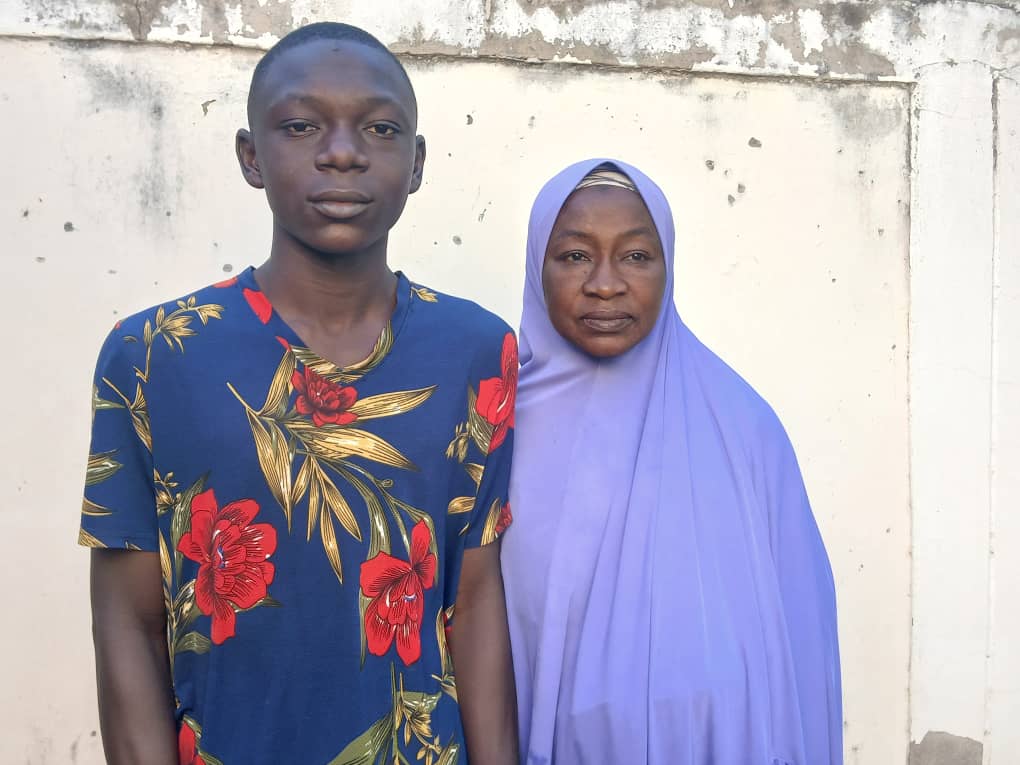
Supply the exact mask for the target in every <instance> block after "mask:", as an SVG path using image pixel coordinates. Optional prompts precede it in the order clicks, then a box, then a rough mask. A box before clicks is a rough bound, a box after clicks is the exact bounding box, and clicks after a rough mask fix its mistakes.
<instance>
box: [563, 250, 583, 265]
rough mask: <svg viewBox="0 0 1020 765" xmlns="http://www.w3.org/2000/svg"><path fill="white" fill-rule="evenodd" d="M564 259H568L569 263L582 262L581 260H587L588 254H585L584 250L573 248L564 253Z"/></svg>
mask: <svg viewBox="0 0 1020 765" xmlns="http://www.w3.org/2000/svg"><path fill="white" fill-rule="evenodd" d="M563 259H564V260H566V261H567V262H569V263H581V262H583V261H585V260H587V259H588V256H587V255H585V254H584V253H583V252H579V251H577V250H573V251H571V252H568V253H565V254H564V255H563Z"/></svg>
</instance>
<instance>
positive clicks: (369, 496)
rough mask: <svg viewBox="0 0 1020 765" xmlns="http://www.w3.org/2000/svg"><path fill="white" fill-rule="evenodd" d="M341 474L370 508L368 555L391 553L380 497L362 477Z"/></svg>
mask: <svg viewBox="0 0 1020 765" xmlns="http://www.w3.org/2000/svg"><path fill="white" fill-rule="evenodd" d="M340 474H341V475H343V477H344V480H345V481H347V482H348V483H349V484H350V485H351V486H353V487H354V488H355V490H356V491H357V492H358V494H360V495H361V498H362V499H363V500H364V502H365V507H366V508H367V510H368V523H369V528H370V529H371V531H370V534H369V538H368V557H369V558H374V557H375V556H376V555H378V554H379V553H380V552H384V553H389V551H390V527H389V524H388V523H387V522H386V513H385V512H384V511H383V506H382V503H381V502H380V501H379V498H378V497H377V496H376V495H375V493H374V492H373V491H372V490H371V489H369V488H368V486H367V485H366V484H365V483H364V482H363V481H362V480H361V479H360V478H358V477H357V476H356V475H354V474H352V473H351V472H350V471H347V470H342V469H341V471H340ZM362 623H364V619H362Z"/></svg>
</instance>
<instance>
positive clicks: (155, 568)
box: [92, 549, 178, 765]
mask: <svg viewBox="0 0 1020 765" xmlns="http://www.w3.org/2000/svg"><path fill="white" fill-rule="evenodd" d="M162 582H163V580H162V574H161V573H160V565H159V555H158V553H152V552H139V551H134V550H100V549H96V550H92V637H93V641H94V643H95V649H96V686H97V688H98V691H99V722H100V727H101V729H102V732H103V748H104V749H105V751H106V761H107V762H108V763H110V765H176V764H177V762H178V754H177V732H176V725H175V722H174V701H173V688H172V681H171V678H170V657H169V654H168V653H167V644H166V609H165V607H164V605H163V583H162Z"/></svg>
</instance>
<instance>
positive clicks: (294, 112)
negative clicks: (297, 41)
mask: <svg viewBox="0 0 1020 765" xmlns="http://www.w3.org/2000/svg"><path fill="white" fill-rule="evenodd" d="M256 89H257V91H256V93H254V94H253V109H252V111H251V115H250V120H251V123H252V124H251V135H249V136H247V138H245V137H244V134H245V131H241V133H239V135H238V156H239V158H240V160H241V164H242V170H243V172H244V174H245V178H246V180H248V182H249V183H250V184H251V185H253V186H255V187H257V188H265V190H266V196H267V197H268V199H269V206H270V208H272V210H273V216H274V221H275V224H274V225H275V228H276V233H277V235H280V234H282V235H284V236H287V237H289V238H291V239H293V240H295V241H296V242H297V243H300V244H301V245H304V246H305V247H308V248H310V249H312V250H314V251H316V252H318V253H321V254H326V255H347V254H355V253H359V252H363V251H365V250H368V249H369V248H371V247H372V246H373V245H377V244H378V243H379V242H380V241H385V238H386V235H387V233H388V232H389V230H390V228H392V227H393V225H394V224H395V223H396V221H397V219H398V218H399V217H400V214H401V212H403V209H404V204H405V203H406V201H407V195H408V194H410V193H412V192H414V191H417V190H418V187H419V186H420V185H421V173H422V166H423V164H424V161H425V143H424V139H422V138H420V137H418V136H416V135H415V129H416V127H417V114H416V111H415V105H414V99H413V95H412V92H411V89H410V87H409V86H408V84H407V82H406V80H405V79H404V77H403V75H402V73H401V72H400V70H399V68H398V67H397V65H396V64H395V63H394V62H393V61H392V60H391V59H390V57H389V56H388V55H387V54H386V53H385V52H383V51H379V50H376V49H374V48H371V47H369V46H367V45H363V44H360V43H355V42H349V41H336V40H314V41H311V42H308V43H306V44H304V45H300V46H298V47H296V48H292V49H290V50H287V51H284V52H283V53H281V54H280V56H279V57H278V58H277V59H276V60H275V61H273V62H272V63H271V65H270V67H269V69H268V71H266V73H265V75H264V77H263V78H262V80H261V81H260V82H259V83H257V85H256ZM246 141H250V147H247V148H246V146H245V142H246Z"/></svg>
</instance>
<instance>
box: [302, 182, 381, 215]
mask: <svg viewBox="0 0 1020 765" xmlns="http://www.w3.org/2000/svg"><path fill="white" fill-rule="evenodd" d="M308 201H309V202H311V204H312V207H314V208H315V209H316V210H317V211H318V212H319V213H320V214H322V215H324V216H325V217H327V218H332V219H333V220H349V219H351V218H354V217H356V216H358V215H360V214H361V213H362V212H364V210H365V208H366V207H368V206H369V204H371V203H372V197H370V196H368V195H367V194H365V193H363V192H361V191H354V190H352V189H328V190H326V191H320V192H319V193H317V194H313V195H312V196H310V197H309V198H308Z"/></svg>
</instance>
